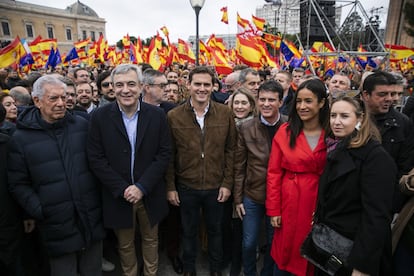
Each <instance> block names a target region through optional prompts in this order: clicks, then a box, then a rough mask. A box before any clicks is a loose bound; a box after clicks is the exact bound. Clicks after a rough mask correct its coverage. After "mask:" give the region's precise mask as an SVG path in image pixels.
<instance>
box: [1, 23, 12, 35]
mask: <svg viewBox="0 0 414 276" xmlns="http://www.w3.org/2000/svg"><path fill="white" fill-rule="evenodd" d="M1 29H2V31H3V35H4V36H9V35H10V26H9V22H7V21H2V22H1Z"/></svg>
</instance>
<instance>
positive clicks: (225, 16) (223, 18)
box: [220, 7, 229, 24]
mask: <svg viewBox="0 0 414 276" xmlns="http://www.w3.org/2000/svg"><path fill="white" fill-rule="evenodd" d="M220 11H221V12H222V13H223V15H222V16H221V22H223V23H226V24H229V14H228V13H227V7H222V8H221V9H220Z"/></svg>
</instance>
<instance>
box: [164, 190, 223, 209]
mask: <svg viewBox="0 0 414 276" xmlns="http://www.w3.org/2000/svg"><path fill="white" fill-rule="evenodd" d="M230 195H231V191H230V189H228V188H226V187H220V189H219V192H218V196H217V201H218V202H226V201H227V199H229V197H230ZM167 200H168V202H169V203H170V204H171V205H174V206H180V198H179V196H178V192H177V191H168V192H167Z"/></svg>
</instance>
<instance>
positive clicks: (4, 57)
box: [0, 36, 26, 67]
mask: <svg viewBox="0 0 414 276" xmlns="http://www.w3.org/2000/svg"><path fill="white" fill-rule="evenodd" d="M24 55H26V50H25V49H24V47H23V44H22V42H21V41H20V38H19V37H18V36H17V37H16V38H15V39H14V40H13V41H12V42H11V43H10V44H9V45H7V46H6V47H4V48H3V49H1V50H0V67H8V66H11V65H13V64H17V65H18V64H19V62H20V58H21V57H23V56H24Z"/></svg>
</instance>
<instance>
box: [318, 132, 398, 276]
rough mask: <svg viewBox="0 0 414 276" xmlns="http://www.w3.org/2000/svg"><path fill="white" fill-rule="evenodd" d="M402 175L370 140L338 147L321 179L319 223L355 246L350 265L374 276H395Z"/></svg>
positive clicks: (376, 144) (386, 155)
mask: <svg viewBox="0 0 414 276" xmlns="http://www.w3.org/2000/svg"><path fill="white" fill-rule="evenodd" d="M396 175H397V168H396V165H395V163H394V161H393V160H392V158H391V157H390V155H389V154H388V153H387V152H386V151H385V150H384V148H383V147H382V146H381V145H380V144H379V143H378V142H375V141H372V140H370V141H369V142H368V143H367V144H366V145H364V146H362V147H359V148H353V149H349V148H346V147H344V146H343V145H338V147H337V149H336V150H335V151H334V152H332V153H331V154H329V155H328V161H327V165H326V167H325V170H324V173H323V174H322V176H321V178H320V183H319V192H318V204H317V211H316V215H315V216H316V217H315V218H316V220H317V221H319V222H323V223H325V224H327V225H329V226H331V227H332V228H333V229H335V230H336V231H338V232H339V233H341V234H343V235H344V236H347V237H348V238H351V239H353V240H354V246H353V248H352V251H351V255H350V257H349V259H348V261H349V264H350V265H351V267H352V268H356V269H358V270H359V271H362V272H364V273H367V274H370V275H391V274H387V273H388V272H390V271H389V269H390V262H391V227H390V224H391V218H392V215H391V209H392V197H393V191H394V183H395V181H396ZM380 271H381V272H380ZM387 271H388V272H387ZM390 273H391V272H390Z"/></svg>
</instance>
